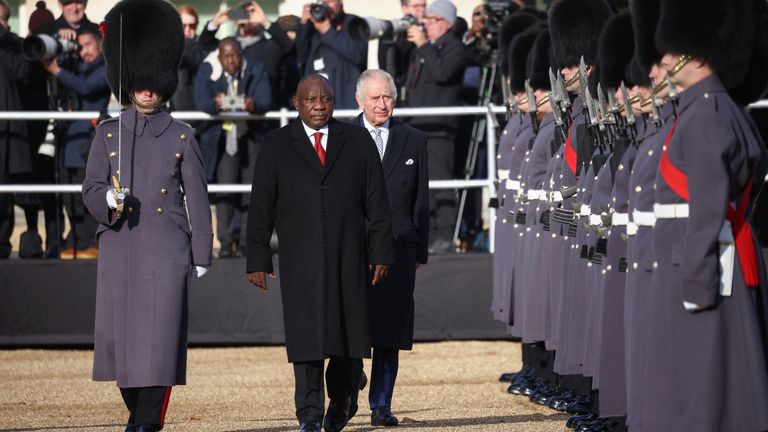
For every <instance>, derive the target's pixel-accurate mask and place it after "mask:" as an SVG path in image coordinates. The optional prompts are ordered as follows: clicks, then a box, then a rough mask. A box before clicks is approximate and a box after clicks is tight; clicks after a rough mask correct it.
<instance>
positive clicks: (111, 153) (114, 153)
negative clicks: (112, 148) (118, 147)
mask: <svg viewBox="0 0 768 432" xmlns="http://www.w3.org/2000/svg"><path fill="white" fill-rule="evenodd" d="M115 156H117V152H109V157H115Z"/></svg>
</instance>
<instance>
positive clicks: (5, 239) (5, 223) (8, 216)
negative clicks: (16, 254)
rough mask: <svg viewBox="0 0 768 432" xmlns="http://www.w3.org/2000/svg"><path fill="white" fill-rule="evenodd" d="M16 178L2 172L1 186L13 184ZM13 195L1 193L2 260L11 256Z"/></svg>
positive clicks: (0, 246) (0, 174) (0, 237)
mask: <svg viewBox="0 0 768 432" xmlns="http://www.w3.org/2000/svg"><path fill="white" fill-rule="evenodd" d="M13 178H14V176H13V175H12V174H6V173H4V172H0V184H8V183H11V182H12V180H13ZM14 219H15V218H14V213H13V194H7V193H0V259H5V258H8V257H9V256H10V255H11V249H12V248H11V234H12V233H13V224H14Z"/></svg>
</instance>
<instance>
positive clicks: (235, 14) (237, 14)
mask: <svg viewBox="0 0 768 432" xmlns="http://www.w3.org/2000/svg"><path fill="white" fill-rule="evenodd" d="M227 16H228V17H229V19H230V20H232V21H240V20H244V19H248V18H249V17H250V14H249V13H248V10H246V9H242V8H232V9H230V10H229V12H227Z"/></svg>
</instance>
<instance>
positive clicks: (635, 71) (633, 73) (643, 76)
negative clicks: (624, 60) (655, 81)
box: [624, 51, 651, 88]
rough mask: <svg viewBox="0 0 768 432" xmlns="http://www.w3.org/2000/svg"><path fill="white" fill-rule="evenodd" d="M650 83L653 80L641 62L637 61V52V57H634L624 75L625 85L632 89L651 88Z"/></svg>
mask: <svg viewBox="0 0 768 432" xmlns="http://www.w3.org/2000/svg"><path fill="white" fill-rule="evenodd" d="M650 83H651V78H650V77H649V76H648V72H646V71H645V69H643V67H642V66H640V62H639V61H638V60H637V51H635V56H634V57H632V61H630V62H629V64H628V65H627V70H626V72H625V75H624V84H625V85H626V86H627V88H630V87H632V86H634V85H639V86H643V87H648V86H650Z"/></svg>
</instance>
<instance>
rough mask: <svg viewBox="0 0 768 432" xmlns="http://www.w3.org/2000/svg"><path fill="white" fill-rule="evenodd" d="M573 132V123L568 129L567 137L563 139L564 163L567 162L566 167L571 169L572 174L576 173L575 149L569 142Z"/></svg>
mask: <svg viewBox="0 0 768 432" xmlns="http://www.w3.org/2000/svg"><path fill="white" fill-rule="evenodd" d="M572 133H573V124H571V127H570V128H569V129H568V138H566V140H565V152H564V153H565V163H567V164H568V168H570V169H571V172H573V175H576V150H574V149H573V143H571V134H572Z"/></svg>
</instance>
